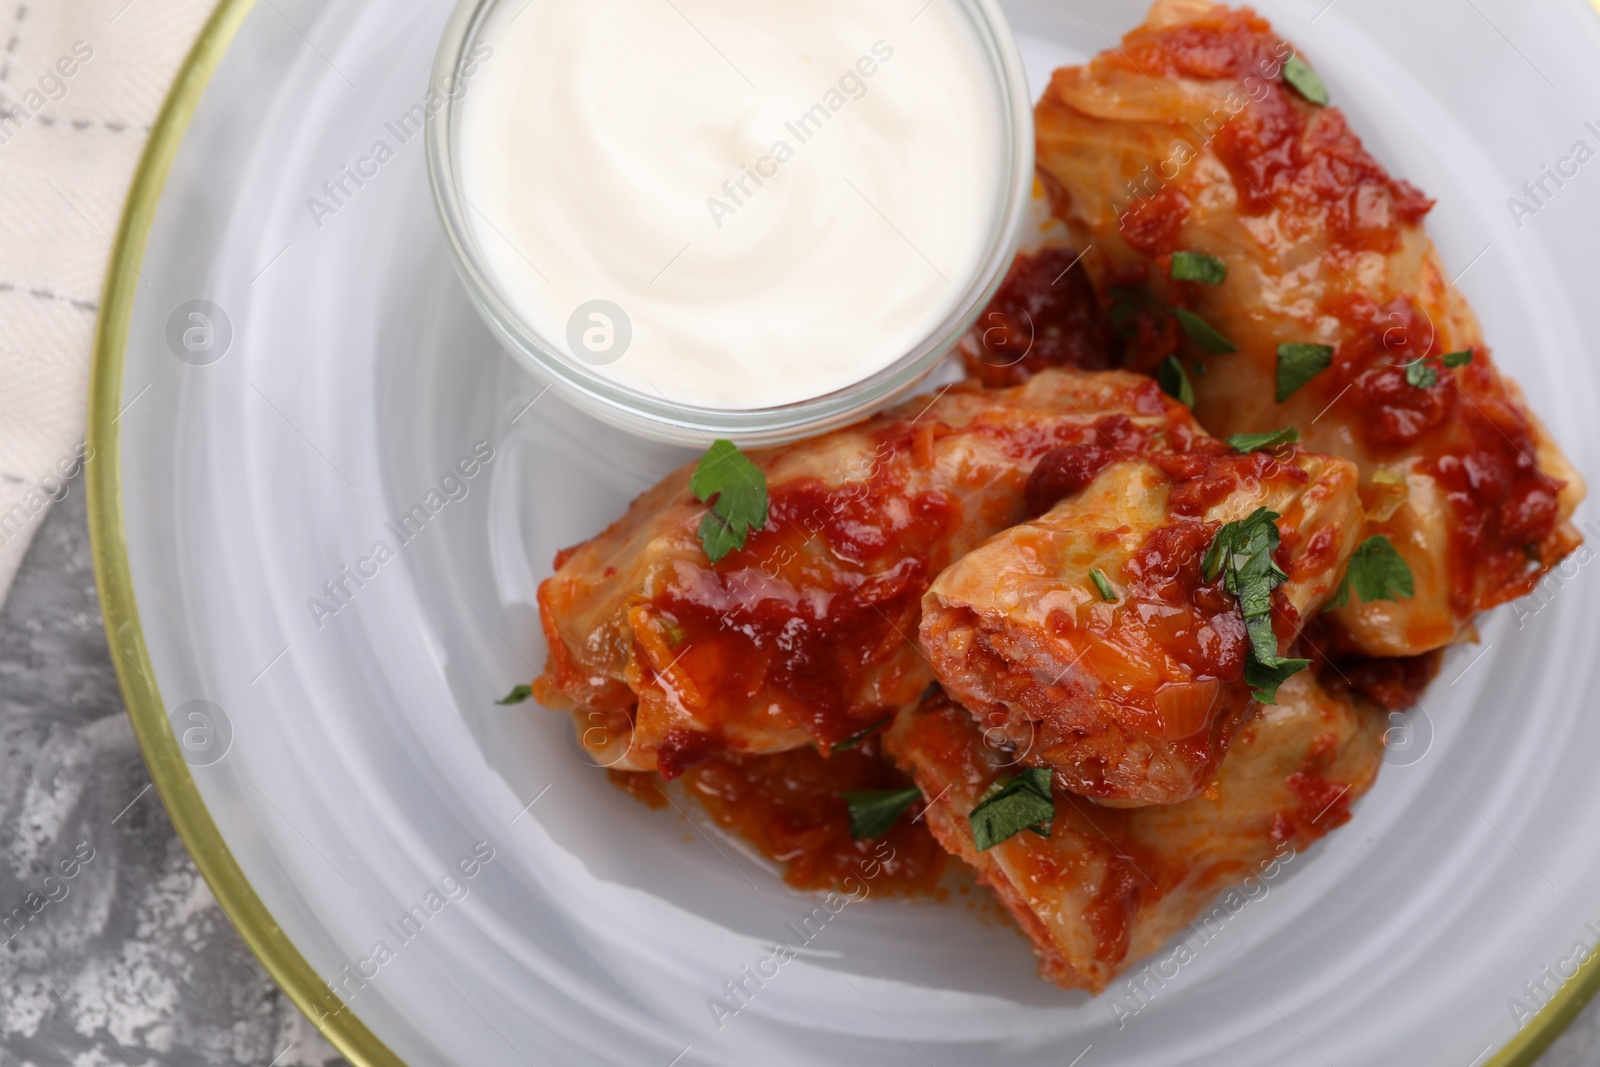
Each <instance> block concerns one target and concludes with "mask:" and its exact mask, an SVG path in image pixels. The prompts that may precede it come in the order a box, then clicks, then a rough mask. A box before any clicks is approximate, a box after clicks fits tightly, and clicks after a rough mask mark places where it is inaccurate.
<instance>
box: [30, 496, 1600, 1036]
mask: <svg viewBox="0 0 1600 1067" xmlns="http://www.w3.org/2000/svg"><path fill="white" fill-rule="evenodd" d="M85 515H86V512H85V507H84V500H83V493H82V487H81V486H78V485H74V486H73V488H72V491H71V493H70V494H69V495H68V497H67V498H66V499H65V500H64V501H63V502H62V503H61V504H59V505H57V506H56V508H55V509H54V510H53V511H52V512H51V513H50V515H49V516H48V518H46V519H45V521H44V524H43V525H42V527H41V528H40V530H39V531H38V535H37V537H36V538H35V540H34V543H33V546H32V548H31V549H30V550H29V553H28V557H27V559H26V561H25V562H24V564H23V567H22V570H21V572H20V573H19V574H18V576H17V580H16V584H15V585H14V586H13V588H12V591H11V595H10V598H9V600H8V601H7V603H6V604H5V607H4V611H3V613H0V909H3V910H0V915H4V914H7V913H9V911H10V909H13V908H16V907H18V906H19V905H21V904H22V902H23V901H24V900H25V899H26V898H27V897H28V895H29V894H30V893H34V892H37V891H39V890H40V888H41V886H42V885H43V880H44V877H45V875H46V873H48V872H49V871H50V870H53V869H55V868H56V867H57V865H58V864H59V863H60V862H61V861H62V860H64V859H68V858H70V857H73V856H74V855H75V854H76V855H77V856H80V857H81V856H85V855H89V856H90V857H91V858H89V859H88V860H87V861H86V862H84V863H82V864H81V869H80V870H79V871H78V872H77V874H76V876H75V877H74V878H72V879H71V880H70V881H69V882H58V883H56V886H57V888H55V889H53V890H52V891H51V895H52V896H55V897H57V898H59V899H56V900H53V901H50V902H49V903H47V904H46V905H45V906H44V907H43V908H41V909H40V910H39V912H38V914H37V915H33V916H31V917H30V920H29V922H28V923H27V924H26V925H25V926H23V927H22V928H21V929H20V931H16V932H14V933H13V932H12V931H10V930H5V929H0V942H3V944H0V1067H11V1065H16V1067H29V1065H31V1067H56V1065H61V1067H113V1065H117V1064H122V1063H127V1064H131V1065H136V1067H145V1065H147V1064H152V1065H171V1067H199V1065H221V1064H248V1065H251V1067H327V1065H333V1064H343V1063H344V1061H343V1060H342V1059H341V1058H340V1057H339V1056H338V1054H337V1053H335V1052H334V1051H333V1049H332V1048H331V1047H329V1046H328V1044H327V1043H326V1042H325V1041H323V1039H322V1038H321V1036H320V1035H319V1034H318V1033H317V1032H316V1030H315V1029H314V1028H313V1027H312V1026H311V1024H310V1023H309V1022H307V1021H306V1019H305V1018H304V1017H303V1016H302V1015H301V1014H300V1013H299V1011H298V1010H296V1009H295V1007H294V1005H293V1004H292V1003H290V1001H289V999H288V997H286V996H284V994H283V993H282V992H281V991H280V990H279V989H278V988H277V987H276V986H275V985H274V984H273V982H272V979H271V978H269V977H268V976H267V973H266V971H265V970H263V969H262V967H261V965H260V964H259V963H258V962H257V961H256V959H255V958H254V957H253V956H252V955H251V954H250V952H249V950H248V949H246V948H245V946H244V943H243V942H242V941H240V939H239V935H238V934H237V933H236V932H235V931H234V929H233V927H232V926H231V925H229V923H228V920H227V917H226V916H224V915H223V914H222V910H221V909H220V908H219V907H218V906H217V903H216V901H215V900H214V899H213V898H212V896H211V893H210V891H209V890H208V889H207V888H206V884H205V882H204V881H203V880H202V879H201V878H200V875H199V872H197V871H196V870H195V867H194V864H193V862H192V861H191V860H190V859H189V855H188V853H187V852H185V851H184V848H183V844H182V843H181V842H180V841H179V840H178V837H177V835H176V834H175V833H174V831H173V829H172V824H171V823H170V822H169V821H168V820H167V814H166V811H165V810H164V809H163V808H162V807H161V802H160V801H159V800H158V799H157V797H156V795H155V793H154V791H153V790H152V789H150V776H149V774H148V773H147V772H146V770H145V765H144V760H143V759H142V757H141V756H140V754H139V749H138V746H137V744H136V743H135V742H134V738H133V731H132V729H131V728H130V727H129V725H128V719H127V716H126V715H125V714H123V708H122V698H121V695H120V694H119V692H118V690H117V682H116V677H115V675H114V674H113V672H112V668H111V662H110V658H109V652H108V651H107V647H106V641H105V638H104V636H103V634H102V632H101V626H100V609H99V603H98V601H97V599H96V597H95V588H94V572H93V568H92V565H91V563H90V556H89V535H88V530H87V526H86V518H85ZM88 850H92V853H91V852H89V851H88ZM60 886H65V887H66V895H65V896H62V895H61V890H60V888H59V887H60ZM35 899H36V902H37V899H38V898H35ZM1540 1063H1541V1067H1578V1065H1585V1067H1590V1065H1600V1000H1597V1001H1596V1002H1595V1003H1594V1004H1591V1005H1590V1007H1589V1008H1588V1009H1587V1010H1586V1011H1585V1012H1584V1013H1583V1015H1582V1016H1581V1017H1580V1018H1579V1019H1578V1021H1577V1022H1576V1023H1575V1024H1574V1025H1573V1026H1572V1028H1571V1029H1570V1030H1569V1031H1568V1032H1567V1033H1566V1034H1565V1035H1564V1036H1563V1037H1562V1038H1561V1039H1560V1040H1559V1041H1558V1042H1557V1043H1556V1044H1555V1046H1554V1047H1552V1049H1551V1050H1550V1051H1549V1052H1548V1053H1547V1054H1546V1056H1545V1058H1544V1059H1543V1060H1541V1061H1540ZM471 1067H483V1065H478V1064H473V1065H471ZM1447 1067H1468V1065H1465V1064H1460V1065H1457V1064H1451V1065H1447ZM1473 1067H1476V1065H1473Z"/></svg>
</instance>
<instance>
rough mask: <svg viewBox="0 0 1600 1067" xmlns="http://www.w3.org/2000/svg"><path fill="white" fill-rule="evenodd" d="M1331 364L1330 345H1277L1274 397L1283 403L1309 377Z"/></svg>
mask: <svg viewBox="0 0 1600 1067" xmlns="http://www.w3.org/2000/svg"><path fill="white" fill-rule="evenodd" d="M1332 364H1333V346H1332V345H1311V344H1282V345H1279V346H1278V387H1277V392H1276V394H1275V395H1276V397H1277V400H1278V403H1280V404H1281V403H1283V402H1284V401H1285V400H1288V399H1289V398H1290V397H1291V396H1294V394H1296V393H1298V392H1299V391H1300V389H1301V387H1302V386H1304V385H1305V384H1306V383H1307V382H1309V381H1310V380H1311V379H1313V378H1315V377H1316V376H1317V375H1319V374H1321V373H1322V372H1323V371H1325V370H1327V369H1328V368H1329V367H1330V366H1331V365H1332Z"/></svg>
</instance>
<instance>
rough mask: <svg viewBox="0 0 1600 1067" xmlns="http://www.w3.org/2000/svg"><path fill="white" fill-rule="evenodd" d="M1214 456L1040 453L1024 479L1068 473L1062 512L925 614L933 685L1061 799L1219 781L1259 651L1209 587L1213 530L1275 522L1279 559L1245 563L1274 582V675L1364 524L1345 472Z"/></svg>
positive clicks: (962, 580) (938, 591) (968, 571)
mask: <svg viewBox="0 0 1600 1067" xmlns="http://www.w3.org/2000/svg"><path fill="white" fill-rule="evenodd" d="M1214 444H1215V445H1216V446H1217V448H1218V450H1217V451H1213V452H1199V451H1195V452H1190V453H1186V454H1183V455H1157V456H1153V457H1151V458H1150V459H1148V460H1133V461H1128V460H1123V459H1121V458H1120V457H1118V456H1117V455H1115V454H1114V453H1112V452H1109V451H1107V450H1104V449H1095V448H1092V447H1090V448H1084V447H1078V448H1071V449H1060V450H1057V451H1056V452H1053V453H1051V454H1050V455H1049V456H1047V457H1046V459H1045V461H1044V462H1043V463H1042V464H1041V468H1040V474H1039V475H1036V476H1035V478H1036V481H1037V480H1043V479H1042V478H1041V475H1048V474H1049V473H1050V470H1051V468H1052V466H1060V467H1065V468H1066V470H1067V472H1068V473H1067V474H1066V475H1064V476H1060V477H1058V479H1057V483H1056V484H1057V487H1058V488H1059V489H1065V490H1068V492H1067V493H1066V495H1065V499H1063V500H1061V502H1060V503H1058V504H1056V505H1055V506H1054V507H1053V508H1051V509H1050V510H1049V511H1048V512H1046V513H1045V514H1043V515H1041V516H1039V517H1038V518H1035V519H1033V520H1032V521H1030V522H1026V523H1022V524H1020V525H1018V526H1014V527H1012V528H1011V529H1008V530H1006V531H1004V532H1002V533H1000V534H997V535H996V536H995V537H993V538H991V539H990V540H989V541H988V542H987V543H986V544H984V545H983V546H982V547H981V548H979V549H977V550H975V551H973V552H971V553H968V554H967V555H966V556H964V557H962V558H961V559H960V560H958V561H957V562H956V563H955V564H954V565H952V566H951V567H950V568H949V569H947V570H946V571H944V573H942V574H940V575H939V577H938V579H937V580H936V581H935V582H934V583H933V586H932V588H931V589H930V590H929V591H928V594H927V596H925V597H924V598H923V615H922V628H921V640H922V649H923V652H924V654H925V655H926V656H927V658H928V662H929V663H931V664H932V665H933V669H934V673H935V674H936V675H937V677H938V679H939V682H940V684H941V685H943V686H944V688H945V690H946V691H947V692H948V693H949V694H950V695H951V696H953V697H955V698H956V699H958V700H960V701H961V702H962V703H963V704H965V705H966V707H967V708H968V709H970V710H971V711H972V713H973V714H974V715H976V716H978V717H979V719H980V721H981V722H982V723H983V725H984V726H985V727H986V728H987V729H988V730H990V731H991V732H993V733H994V734H995V735H996V736H1004V737H1006V738H1007V739H1008V740H1009V741H1010V742H1011V743H1012V744H1014V745H1015V746H1016V748H1017V752H1018V758H1019V760H1020V761H1022V762H1024V763H1027V764H1030V765H1034V766H1047V767H1050V768H1052V769H1053V770H1054V773H1055V775H1056V781H1057V784H1058V785H1059V786H1060V787H1061V788H1063V789H1066V790H1070V791H1071V792H1074V793H1079V794H1083V795H1085V796H1089V797H1093V798H1095V799H1098V800H1101V801H1103V802H1109V803H1117V804H1124V805H1136V804H1172V803H1177V802H1179V801H1184V800H1188V799H1189V798H1190V797H1193V796H1194V795H1196V794H1197V793H1199V792H1200V791H1201V790H1203V789H1204V788H1205V787H1206V786H1207V785H1208V784H1209V782H1210V781H1211V779H1212V777H1213V775H1214V774H1215V773H1216V769H1217V765H1218V764H1219V763H1220V762H1221V760H1222V757H1223V754H1224V753H1225V752H1226V751H1227V749H1228V745H1229V743H1230V742H1231V741H1232V740H1233V736H1234V734H1235V733H1236V732H1237V731H1238V730H1239V728H1240V726H1241V725H1242V724H1243V723H1244V721H1245V720H1246V719H1247V717H1248V716H1249V714H1250V712H1251V711H1252V710H1253V707H1254V704H1253V701H1252V684H1251V678H1250V657H1251V654H1252V649H1253V647H1259V646H1253V642H1252V635H1251V634H1250V633H1249V632H1248V630H1247V624H1246V618H1245V615H1244V613H1243V610H1242V605H1243V601H1244V597H1243V596H1241V595H1236V593H1234V592H1229V591H1228V590H1227V588H1225V586H1226V580H1227V579H1226V575H1225V574H1224V568H1222V567H1221V566H1220V565H1218V566H1217V567H1216V569H1215V571H1214V573H1210V574H1207V573H1206V569H1207V568H1206V566H1205V564H1206V562H1207V560H1208V558H1209V557H1212V555H1213V554H1212V552H1211V548H1212V545H1213V544H1214V543H1216V542H1217V540H1218V536H1219V531H1221V530H1222V529H1223V526H1224V524H1226V523H1246V522H1249V521H1251V520H1252V516H1253V515H1255V516H1256V517H1255V519H1254V520H1253V521H1254V522H1255V524H1256V525H1257V526H1259V525H1260V524H1261V522H1263V521H1270V519H1272V518H1275V519H1276V522H1275V524H1274V525H1275V528H1276V533H1275V534H1274V535H1272V536H1276V537H1277V538H1279V539H1280V543H1279V544H1277V545H1276V546H1274V545H1273V544H1272V543H1271V542H1269V541H1268V540H1266V537H1265V536H1263V538H1262V541H1261V542H1260V545H1259V548H1260V550H1261V551H1262V552H1263V553H1266V552H1270V553H1271V558H1272V562H1273V564H1274V565H1276V566H1279V567H1280V568H1281V582H1280V583H1279V584H1277V585H1276V587H1275V588H1272V587H1268V588H1266V589H1263V590H1261V592H1262V593H1263V594H1264V595H1270V600H1265V601H1263V602H1262V603H1261V607H1262V609H1263V611H1265V610H1268V609H1270V615H1267V619H1269V620H1270V622H1269V623H1267V624H1266V630H1265V643H1266V645H1267V649H1266V652H1265V655H1266V656H1267V657H1269V658H1274V659H1276V658H1279V653H1280V649H1282V648H1287V647H1289V646H1290V645H1291V644H1292V643H1293V641H1294V639H1295V637H1296V635H1297V634H1298V633H1299V631H1300V628H1301V625H1302V624H1303V622H1304V620H1305V619H1306V618H1308V617H1309V616H1310V615H1312V614H1313V613H1314V612H1315V611H1316V610H1317V608H1319V607H1320V606H1321V605H1322V603H1323V602H1324V600H1326V599H1327V597H1328V595H1329V594H1330V593H1331V592H1332V591H1333V589H1334V587H1335V585H1337V583H1338V581H1339V577H1340V574H1341V571H1342V568H1343V567H1344V564H1345V560H1346V558H1347V557H1348V556H1349V554H1350V552H1351V550H1352V549H1354V547H1355V538H1356V537H1357V536H1358V535H1359V533H1360V530H1361V524H1362V520H1363V516H1362V511H1361V504H1360V500H1359V498H1358V496H1357V493H1356V472H1355V467H1354V465H1353V464H1351V463H1350V462H1349V461H1347V460H1342V459H1333V458H1329V457H1326V456H1317V455H1312V454H1309V453H1306V452H1304V451H1302V450H1300V449H1298V448H1285V449H1283V450H1282V452H1283V455H1282V456H1281V458H1280V457H1275V456H1273V455H1270V454H1268V453H1265V452H1252V453H1249V454H1244V455H1241V454H1239V453H1237V452H1235V451H1233V450H1232V449H1231V448H1228V447H1227V446H1226V445H1223V444H1222V443H1221V442H1215V443H1214ZM1041 502H1042V501H1041ZM1258 509H1265V512H1266V514H1265V515H1257V514H1256V513H1257V512H1258ZM1238 593H1240V594H1244V593H1245V591H1244V590H1239V591H1238ZM1258 614H1259V613H1258ZM1302 663H1303V661H1302ZM1261 696H1262V698H1263V699H1266V700H1270V699H1272V698H1271V696H1270V695H1268V694H1267V693H1266V692H1262V693H1261Z"/></svg>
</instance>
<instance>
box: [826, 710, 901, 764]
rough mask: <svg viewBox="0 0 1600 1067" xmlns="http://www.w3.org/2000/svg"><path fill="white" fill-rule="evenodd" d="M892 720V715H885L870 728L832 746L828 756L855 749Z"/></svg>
mask: <svg viewBox="0 0 1600 1067" xmlns="http://www.w3.org/2000/svg"><path fill="white" fill-rule="evenodd" d="M893 719H894V716H893V715H885V716H884V717H883V718H881V719H879V720H878V721H877V722H875V723H873V724H872V725H871V726H869V727H867V728H866V729H865V730H862V731H861V732H860V733H858V734H851V735H850V736H849V737H847V738H845V739H844V740H843V741H840V742H839V743H838V744H837V745H834V746H833V747H832V748H830V749H828V754H829V755H832V754H833V753H835V752H848V751H850V750H851V749H852V748H855V747H856V746H857V745H859V744H861V742H863V741H865V740H866V739H867V738H869V737H871V736H872V735H873V734H875V733H877V732H878V731H879V730H881V729H883V727H884V726H885V725H887V724H888V723H889V722H891V721H892V720H893Z"/></svg>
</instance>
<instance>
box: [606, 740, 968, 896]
mask: <svg viewBox="0 0 1600 1067" xmlns="http://www.w3.org/2000/svg"><path fill="white" fill-rule="evenodd" d="M611 778H612V781H613V783H614V784H617V785H618V786H619V788H622V789H623V790H624V791H625V792H627V793H628V794H629V795H631V796H634V797H635V798H637V799H639V800H640V801H642V802H644V803H646V804H649V805H650V806H652V807H659V806H660V805H661V804H663V803H665V797H664V795H663V794H662V793H661V792H660V790H659V789H658V788H657V787H656V784H655V781H656V780H655V777H654V776H653V775H649V774H622V775H617V774H613V775H612V776H611ZM683 780H684V784H685V786H687V788H688V792H689V794H690V795H691V796H693V797H694V798H695V799H696V800H697V801H698V802H699V803H700V805H701V806H702V807H704V808H705V810H706V812H707V813H708V814H709V815H710V816H711V818H712V819H713V820H714V821H715V822H716V823H717V825H718V826H721V827H722V828H723V829H725V830H731V831H733V832H734V833H737V834H739V835H740V836H741V837H743V838H744V839H745V840H747V841H749V842H750V844H752V845H753V846H755V848H756V849H757V850H758V851H759V852H760V853H761V854H762V855H763V856H766V857H767V858H768V859H770V860H772V861H773V862H775V863H779V864H782V865H783V868H784V876H783V877H784V881H786V882H788V883H789V884H790V885H792V886H794V887H795V888H797V889H813V890H826V889H832V890H837V891H839V892H842V893H848V894H851V895H852V896H856V897H860V896H861V895H863V893H865V894H866V895H872V894H876V893H889V894H898V895H912V894H927V893H932V892H934V890H935V888H936V886H937V883H938V881H939V877H940V875H941V874H942V873H943V871H944V866H945V861H946V856H945V852H944V849H942V848H940V847H939V844H938V843H937V842H936V841H934V839H933V835H932V834H930V833H929V832H928V826H927V822H926V821H925V820H923V819H920V818H918V816H920V815H921V814H922V809H923V803H922V801H921V800H920V799H918V800H916V801H915V802H913V803H912V805H911V806H910V807H909V808H907V809H906V811H905V813H904V814H902V815H901V816H900V818H899V819H898V820H897V821H896V822H895V824H894V825H893V826H892V827H891V828H890V829H889V831H888V833H886V834H884V836H883V837H881V838H878V839H875V840H870V841H857V840H856V839H855V838H853V837H852V836H851V835H850V808H849V805H848V804H846V803H845V801H844V799H843V798H842V797H841V796H840V793H842V792H845V791H854V790H866V789H903V788H906V787H909V786H910V785H911V784H912V782H911V779H910V778H909V777H908V776H906V775H905V774H903V773H901V772H900V770H899V769H897V768H896V767H895V766H894V764H893V762H892V761H890V760H889V758H888V757H887V756H885V755H884V754H883V750H882V748H881V746H880V744H879V742H878V740H877V739H876V738H869V739H867V740H866V741H864V742H862V743H861V745H860V746H859V747H857V748H854V749H850V750H847V751H844V752H836V753H834V754H833V755H832V756H827V757H825V756H823V755H822V754H821V753H820V752H818V751H817V750H816V749H814V748H803V749H795V750H794V751H792V752H781V753H778V754H775V755H767V756H750V755H739V754H732V753H729V754H725V755H720V756H714V757H712V758H710V759H707V760H704V761H702V762H700V763H698V764H696V765H695V766H694V767H692V768H690V769H689V770H687V771H686V772H685V773H684V776H683Z"/></svg>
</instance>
